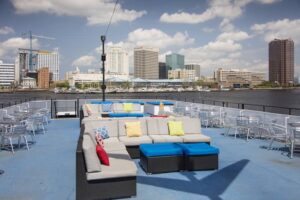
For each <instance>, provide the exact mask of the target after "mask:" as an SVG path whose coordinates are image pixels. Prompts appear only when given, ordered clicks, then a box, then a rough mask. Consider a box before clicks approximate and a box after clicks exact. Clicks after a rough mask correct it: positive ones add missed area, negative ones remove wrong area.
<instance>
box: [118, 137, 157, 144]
mask: <svg viewBox="0 0 300 200" xmlns="http://www.w3.org/2000/svg"><path fill="white" fill-rule="evenodd" d="M119 140H120V141H121V142H123V143H124V144H125V146H138V145H140V144H149V143H152V139H151V138H150V137H149V136H146V135H144V136H140V137H127V136H121V137H119Z"/></svg>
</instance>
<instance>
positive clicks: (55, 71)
mask: <svg viewBox="0 0 300 200" xmlns="http://www.w3.org/2000/svg"><path fill="white" fill-rule="evenodd" d="M41 68H48V69H49V73H50V72H51V73H52V78H53V81H58V80H59V53H58V51H38V54H37V65H36V68H35V70H39V69H41Z"/></svg>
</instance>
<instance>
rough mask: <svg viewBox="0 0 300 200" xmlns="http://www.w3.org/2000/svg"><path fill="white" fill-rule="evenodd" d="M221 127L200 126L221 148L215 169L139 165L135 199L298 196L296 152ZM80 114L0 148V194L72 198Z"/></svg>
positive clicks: (298, 159)
mask: <svg viewBox="0 0 300 200" xmlns="http://www.w3.org/2000/svg"><path fill="white" fill-rule="evenodd" d="M225 131H226V130H225V129H223V128H203V130H202V132H203V133H204V134H206V135H209V136H211V137H212V141H213V142H212V145H213V146H216V147H218V148H219V149H220V155H219V170H215V171H196V172H175V173H164V174H153V175H147V174H145V172H144V171H143V170H142V169H141V168H140V167H139V164H138V163H139V160H135V162H136V164H137V166H138V177H137V182H138V184H137V196H136V197H135V198H133V199H151V200H152V199H233V200H234V199H251V200H252V199H286V198H287V197H288V199H299V196H300V191H299V188H300V173H299V169H300V157H299V154H296V155H295V156H294V158H293V159H290V158H289V157H288V156H287V151H285V150H284V149H282V148H281V147H282V146H283V145H282V144H279V143H277V144H274V145H273V146H274V148H273V149H272V150H267V149H266V146H267V145H268V144H269V142H268V141H267V140H258V139H251V140H249V141H248V142H247V141H245V140H244V139H239V138H238V139H234V138H232V137H230V136H224V135H222V133H224V132H225ZM78 136H79V120H78V119H54V120H52V121H51V123H50V124H49V125H48V127H47V132H46V134H37V138H36V143H35V144H32V145H31V146H30V150H29V151H27V150H26V148H22V149H19V150H16V152H15V154H12V153H11V152H9V151H5V150H2V151H0V169H2V170H4V171H5V173H4V174H2V175H0V185H1V187H0V199H32V200H35V199H49V200H50V199H51V200H53V199H75V192H76V188H75V178H76V177H75V149H76V145H77V139H78Z"/></svg>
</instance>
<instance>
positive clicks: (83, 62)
mask: <svg viewBox="0 0 300 200" xmlns="http://www.w3.org/2000/svg"><path fill="white" fill-rule="evenodd" d="M96 61H97V59H96V57H94V56H90V55H85V56H81V57H79V58H78V59H76V60H74V61H73V63H72V66H76V67H89V66H94V65H96Z"/></svg>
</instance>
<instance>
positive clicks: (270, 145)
mask: <svg viewBox="0 0 300 200" xmlns="http://www.w3.org/2000/svg"><path fill="white" fill-rule="evenodd" d="M273 142H274V138H272V139H271V142H270V144H269V148H268V149H269V150H270V149H271V147H272V144H273Z"/></svg>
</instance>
